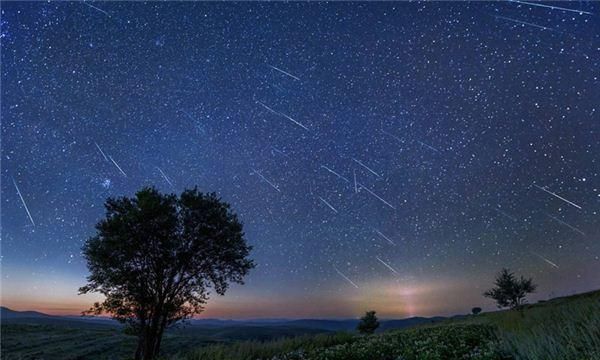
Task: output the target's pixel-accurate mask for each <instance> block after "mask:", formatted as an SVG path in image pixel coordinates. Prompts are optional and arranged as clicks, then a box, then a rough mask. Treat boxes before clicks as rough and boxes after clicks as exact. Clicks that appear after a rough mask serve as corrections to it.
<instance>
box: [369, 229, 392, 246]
mask: <svg viewBox="0 0 600 360" xmlns="http://www.w3.org/2000/svg"><path fill="white" fill-rule="evenodd" d="M373 230H375V232H376V233H377V235H379V236H381V237H382V238H384V239H386V240H387V241H388V242H389V243H390V244H392V245H396V243H395V242H393V241H392V240H391V239H390V238H389V237H387V236H385V235H383V234H382V233H381V231H379V230H377V229H373Z"/></svg>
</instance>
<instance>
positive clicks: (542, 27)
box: [495, 15, 560, 32]
mask: <svg viewBox="0 0 600 360" xmlns="http://www.w3.org/2000/svg"><path fill="white" fill-rule="evenodd" d="M495 17H496V18H498V19H503V20H507V21H511V22H514V23H517V24H521V25H528V26H532V27H535V28H538V29H542V30H549V31H555V32H560V31H558V30H555V29H552V28H549V27H545V26H542V25H537V24H534V23H530V22H527V21H521V20H516V19H511V18H509V17H504V16H500V15H496V16H495Z"/></svg>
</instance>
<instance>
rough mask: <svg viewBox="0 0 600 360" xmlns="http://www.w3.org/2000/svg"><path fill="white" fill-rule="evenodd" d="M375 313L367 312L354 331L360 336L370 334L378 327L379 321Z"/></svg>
mask: <svg viewBox="0 0 600 360" xmlns="http://www.w3.org/2000/svg"><path fill="white" fill-rule="evenodd" d="M375 314H376V312H375V311H373V310H371V311H367V312H366V313H365V315H364V316H363V317H361V318H360V322H359V323H358V326H357V327H356V329H357V330H358V332H360V333H361V334H372V333H374V332H375V330H376V329H377V328H378V327H379V321H378V320H377V316H376V315H375Z"/></svg>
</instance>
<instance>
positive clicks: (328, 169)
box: [321, 165, 350, 182]
mask: <svg viewBox="0 0 600 360" xmlns="http://www.w3.org/2000/svg"><path fill="white" fill-rule="evenodd" d="M321 167H322V168H323V169H325V170H327V171H329V172H330V173H332V174H333V175H335V176H337V177H339V178H340V179H342V180H344V181H345V182H350V180H348V179H346V178H345V177H343V176H342V175H340V174H338V173H337V172H335V171H333V170H331V169H330V168H328V167H327V166H325V165H321Z"/></svg>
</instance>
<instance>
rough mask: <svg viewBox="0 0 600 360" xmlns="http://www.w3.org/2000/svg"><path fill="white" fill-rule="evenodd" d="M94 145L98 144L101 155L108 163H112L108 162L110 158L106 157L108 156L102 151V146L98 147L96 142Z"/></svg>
mask: <svg viewBox="0 0 600 360" xmlns="http://www.w3.org/2000/svg"><path fill="white" fill-rule="evenodd" d="M94 144H96V147H97V148H98V150H99V151H100V154H102V156H103V157H104V160H106V161H110V160H108V157H106V154H105V153H104V151H102V149H101V148H100V145H98V143H97V142H95V141H94Z"/></svg>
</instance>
